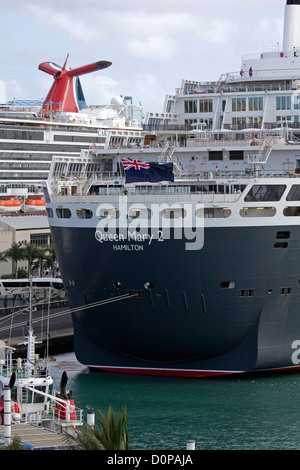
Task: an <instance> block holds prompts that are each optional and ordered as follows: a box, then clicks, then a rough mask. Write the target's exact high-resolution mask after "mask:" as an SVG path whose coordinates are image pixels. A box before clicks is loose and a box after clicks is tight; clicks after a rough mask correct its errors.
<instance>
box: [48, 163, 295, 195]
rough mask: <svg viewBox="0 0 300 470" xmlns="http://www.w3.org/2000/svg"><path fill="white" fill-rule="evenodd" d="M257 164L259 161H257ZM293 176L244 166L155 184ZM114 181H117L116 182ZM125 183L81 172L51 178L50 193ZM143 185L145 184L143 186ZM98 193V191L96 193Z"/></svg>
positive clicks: (116, 189)
mask: <svg viewBox="0 0 300 470" xmlns="http://www.w3.org/2000/svg"><path fill="white" fill-rule="evenodd" d="M257 163H258V165H259V162H257ZM295 176H297V177H298V176H299V175H298V174H295V173H294V172H293V171H288V170H286V171H285V170H280V169H278V170H276V169H273V170H268V171H266V170H264V169H262V168H255V167H253V168H246V170H241V171H237V170H234V171H227V170H226V171H221V170H216V171H202V172H197V173H196V172H192V173H188V172H186V173H185V172H181V173H180V174H179V175H176V177H175V184H172V185H166V186H165V185H164V186H156V189H157V190H158V191H161V189H163V190H165V189H166V188H174V187H176V182H177V183H178V187H180V183H181V184H183V183H184V182H188V183H189V184H190V183H191V182H193V183H197V182H200V181H206V182H209V181H219V180H239V179H249V178H293V177H295ZM116 181H117V182H118V183H117V184H116ZM75 182H76V185H77V190H76V191H74V192H73V193H72V194H70V193H69V192H65V193H64V192H63V189H64V188H65V185H66V184H67V183H70V184H74V183H75ZM124 185H125V179H124V176H123V175H120V174H117V173H115V174H111V173H107V174H105V173H104V174H102V173H101V174H95V175H93V176H91V175H86V174H83V175H81V176H78V177H77V178H76V179H74V178H73V177H72V178H67V177H59V176H57V177H55V178H52V181H51V188H52V194H53V195H54V196H64V195H65V196H69V195H70V196H72V195H73V196H80V195H84V194H87V193H88V191H89V195H95V194H96V193H94V192H93V187H97V191H100V192H101V194H119V193H121V192H122V191H123V189H122V188H123V187H124ZM144 187H145V186H144ZM97 194H98V193H97Z"/></svg>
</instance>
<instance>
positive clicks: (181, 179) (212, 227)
mask: <svg viewBox="0 0 300 470" xmlns="http://www.w3.org/2000/svg"><path fill="white" fill-rule="evenodd" d="M298 24H300V1H299V0H298V1H291V0H287V2H286V5H285V22H284V34H283V45H282V46H277V47H276V48H266V49H265V51H264V52H263V53H261V54H259V55H257V56H251V57H243V58H242V62H241V67H240V69H239V71H238V72H237V73H228V74H226V75H224V76H222V77H221V78H220V79H219V80H217V81H216V82H209V83H203V82H194V81H188V80H184V81H183V82H182V85H181V87H179V88H178V89H177V90H176V91H175V92H174V94H172V95H167V97H166V99H165V106H164V111H163V113H150V114H149V115H148V116H147V122H146V126H145V129H144V133H143V135H144V140H143V145H142V146H141V145H140V146H136V147H134V146H132V147H131V148H123V149H116V148H112V147H111V146H110V145H109V142H107V143H106V148H105V149H93V148H92V149H83V150H82V152H81V156H80V157H79V158H78V157H76V158H75V157H72V156H66V155H64V156H60V155H57V156H55V157H54V158H53V160H52V163H51V168H50V173H49V177H48V180H47V182H45V184H44V195H45V200H46V209H47V214H48V218H49V224H50V228H51V233H52V237H53V241H54V245H55V249H56V253H57V257H58V261H59V265H60V270H61V276H62V279H63V283H64V286H65V288H66V290H67V296H68V302H69V305H70V307H71V311H72V317H73V325H74V335H75V339H74V342H75V353H76V357H77V359H78V360H79V362H81V363H82V364H85V365H87V366H89V367H90V368H92V369H96V370H99V371H113V372H118V373H127V374H148V375H166V376H180V377H207V376H222V375H228V374H244V373H249V372H258V371H282V370H289V371H290V370H295V369H299V367H300V317H299V309H300V271H299V266H300V244H299V240H300V224H299V216H300V179H299V168H300V143H299V134H300V129H299V116H300V107H299V100H300V29H299V28H298V29H297V27H296V26H297V25H298Z"/></svg>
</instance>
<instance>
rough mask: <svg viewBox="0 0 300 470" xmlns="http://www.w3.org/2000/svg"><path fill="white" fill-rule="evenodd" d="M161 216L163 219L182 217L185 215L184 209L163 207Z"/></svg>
mask: <svg viewBox="0 0 300 470" xmlns="http://www.w3.org/2000/svg"><path fill="white" fill-rule="evenodd" d="M162 216H163V217H164V218H165V219H182V218H183V217H185V216H186V211H185V210H184V209H183V208H173V209H163V210H162Z"/></svg>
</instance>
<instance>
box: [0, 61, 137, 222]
mask: <svg viewBox="0 0 300 470" xmlns="http://www.w3.org/2000/svg"><path fill="white" fill-rule="evenodd" d="M67 59H68V57H67ZM110 65H111V62H107V61H99V62H96V63H94V64H89V65H87V66H83V67H78V68H75V69H69V68H68V67H67V60H66V62H65V64H64V65H63V66H62V67H60V66H58V65H57V64H55V63H53V62H43V63H41V64H40V65H39V70H40V71H41V72H45V73H47V74H50V75H52V76H53V85H52V87H51V89H50V90H49V92H48V94H47V96H46V99H45V100H44V101H38V100H32V101H28V100H27V101H22V100H14V101H11V102H7V103H4V104H0V201H2V202H1V204H0V213H4V212H6V213H12V212H18V211H20V210H23V208H24V201H25V200H30V201H34V200H35V199H39V201H41V196H42V182H43V181H45V180H46V179H47V177H48V173H49V169H50V163H51V160H52V156H53V154H56V155H68V156H79V155H80V152H81V150H82V149H88V148H103V147H104V145H106V142H109V143H110V145H111V146H113V147H122V146H130V145H132V143H133V142H134V143H138V142H141V140H142V136H141V121H142V114H143V112H142V109H141V108H140V107H137V106H135V105H134V104H133V102H132V97H130V96H123V97H117V96H115V97H112V99H111V102H110V103H109V104H107V105H89V106H88V105H87V103H86V101H85V98H84V93H83V90H82V87H81V83H80V79H79V76H80V75H82V74H87V73H91V72H97V71H100V70H101V69H103V68H106V67H109V66H110ZM13 201H17V202H14V203H13ZM20 202H21V204H20ZM33 205H35V206H37V205H36V204H34V203H33V202H32V203H31V204H28V205H27V206H26V207H25V209H27V210H28V209H29V208H32V207H33ZM39 208H42V206H41V205H40V206H39ZM43 210H44V211H45V205H43Z"/></svg>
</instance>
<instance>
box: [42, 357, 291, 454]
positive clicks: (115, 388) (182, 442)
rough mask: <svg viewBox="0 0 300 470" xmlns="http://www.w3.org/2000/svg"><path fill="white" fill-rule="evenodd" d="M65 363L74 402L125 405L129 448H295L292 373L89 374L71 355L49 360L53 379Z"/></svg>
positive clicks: (98, 406) (100, 407)
mask: <svg viewBox="0 0 300 470" xmlns="http://www.w3.org/2000/svg"><path fill="white" fill-rule="evenodd" d="M63 370H66V372H67V374H68V377H69V383H68V388H69V389H70V390H72V391H73V396H74V398H75V402H76V404H77V405H78V406H79V407H80V408H83V409H85V410H86V408H85V407H86V405H90V406H92V407H93V408H94V409H95V410H103V411H104V410H106V409H107V408H108V406H109V405H111V406H112V407H113V408H114V410H115V412H119V411H121V410H122V408H123V407H124V406H125V405H126V407H127V416H128V426H129V432H130V443H131V447H132V448H135V449H151V450H165V449H169V450H184V449H185V446H186V441H187V440H188V439H194V440H195V441H196V449H204V450H212V449H213V450H217V449H218V450H229V449H231V450H271V449H294V450H299V449H300V443H299V438H298V436H299V435H300V423H299V420H298V419H297V416H299V413H300V404H299V400H298V396H299V388H300V374H299V373H290V374H280V375H256V376H255V375H252V376H249V377H243V376H238V377H226V378H222V379H181V378H168V377H165V378H162V377H148V376H129V375H128V376H127V375H118V374H112V373H93V372H90V371H89V369H88V368H86V367H85V366H82V365H81V364H79V363H78V362H77V360H76V358H75V356H74V355H73V354H65V355H61V356H57V357H56V361H55V362H52V363H51V374H52V375H53V377H54V380H55V383H57V386H58V385H59V380H60V377H61V374H62V372H63Z"/></svg>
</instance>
